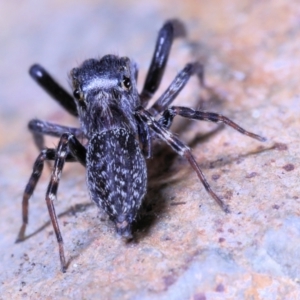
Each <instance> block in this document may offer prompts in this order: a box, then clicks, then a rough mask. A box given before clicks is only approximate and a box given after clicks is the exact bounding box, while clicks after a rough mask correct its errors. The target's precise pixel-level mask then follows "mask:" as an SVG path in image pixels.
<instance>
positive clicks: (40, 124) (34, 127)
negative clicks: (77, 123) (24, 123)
mask: <svg viewBox="0 0 300 300" xmlns="http://www.w3.org/2000/svg"><path fill="white" fill-rule="evenodd" d="M28 129H29V130H30V131H31V132H32V135H33V140H34V142H35V144H36V146H37V148H38V149H39V150H40V151H42V150H43V149H44V148H45V146H44V135H49V136H54V137H60V136H61V135H62V134H63V133H65V132H70V133H71V134H73V135H74V136H76V137H77V138H79V139H83V138H84V134H83V132H82V130H81V129H80V128H74V127H67V126H62V125H58V124H54V123H50V122H45V121H41V120H38V119H34V120H31V121H30V122H29V123H28Z"/></svg>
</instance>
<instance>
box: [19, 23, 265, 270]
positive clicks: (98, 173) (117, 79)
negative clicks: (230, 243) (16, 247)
mask: <svg viewBox="0 0 300 300" xmlns="http://www.w3.org/2000/svg"><path fill="white" fill-rule="evenodd" d="M183 34H184V27H183V25H182V24H181V22H179V21H178V20H170V21H167V22H166V23H165V24H164V25H163V27H162V28H161V30H160V31H159V34H158V38H157V42H156V46H155V50H154V55H153V58H152V61H151V64H150V69H149V71H148V74H147V77H146V82H145V85H144V88H143V90H142V93H141V94H139V93H138V91H137V87H136V81H137V77H138V69H137V66H136V64H135V63H134V62H133V61H131V60H130V59H129V58H127V57H118V56H115V55H106V56H104V57H102V58H101V59H88V60H86V61H84V62H83V64H82V65H81V66H80V67H78V68H75V69H73V70H72V71H71V74H70V77H71V80H72V86H73V97H72V96H71V95H70V94H69V93H68V92H66V91H65V90H64V89H63V88H62V87H61V86H59V85H58V83H56V82H55V81H54V80H53V79H52V77H51V76H50V75H49V74H48V73H47V72H46V71H45V70H44V69H43V68H42V67H41V66H39V65H33V66H32V67H31V68H30V75H31V76H32V77H33V78H34V79H35V80H36V81H37V82H38V83H39V84H40V85H41V86H42V87H43V88H44V89H45V90H46V91H47V92H48V93H49V94H50V95H51V96H52V97H53V98H54V99H55V100H56V101H58V102H59V103H60V104H61V105H62V106H63V107H64V108H65V109H66V110H67V111H68V112H69V113H71V114H72V115H74V116H78V117H79V121H80V128H72V127H65V126H61V125H57V124H53V123H48V122H44V121H40V120H32V121H30V122H29V129H30V130H31V132H32V133H33V136H34V140H35V143H36V145H37V146H38V148H39V149H40V151H41V152H40V154H39V156H38V157H37V159H36V161H35V163H34V166H33V172H32V174H31V177H30V179H29V182H28V184H27V186H26V188H25V191H24V195H23V202H22V208H23V210H22V216H23V224H22V227H21V229H20V232H19V235H18V238H17V242H19V241H22V240H24V239H25V230H26V226H27V223H28V202H29V198H30V197H31V195H32V193H33V191H34V189H35V186H36V184H37V182H38V180H39V178H40V176H41V173H42V170H43V166H44V161H51V160H53V161H54V166H53V170H52V174H51V180H50V183H49V186H48V189H47V192H46V203H47V207H48V211H49V214H50V218H51V222H52V225H53V228H54V231H55V234H56V238H57V241H58V246H59V255H60V262H61V269H62V271H63V272H65V271H66V268H67V264H66V260H65V255H64V248H63V239H62V236H61V232H60V229H59V225H58V220H57V216H56V213H55V209H54V204H53V202H54V200H55V199H56V194H57V188H58V184H59V179H60V175H61V172H62V170H63V166H64V163H65V162H73V161H78V162H80V163H81V164H82V165H84V166H85V167H86V169H87V187H88V190H89V193H90V197H91V198H92V200H93V201H94V202H95V203H96V204H97V205H98V206H99V207H100V208H101V209H103V210H104V211H105V212H106V213H107V214H108V215H109V217H110V219H111V220H112V221H113V222H114V223H115V226H116V231H117V233H118V234H119V235H121V236H122V237H124V238H126V239H130V238H131V237H132V223H133V222H134V221H135V219H136V216H137V213H138V211H139V208H140V207H141V204H142V201H143V198H144V196H145V193H146V187H147V168H146V162H145V159H147V158H150V157H151V148H152V139H153V137H156V138H158V139H161V140H163V141H165V142H166V143H167V144H168V145H169V146H171V147H172V149H173V150H174V151H175V152H177V153H178V154H179V155H181V156H183V157H185V158H186V159H187V160H188V162H189V163H190V165H191V167H192V168H193V169H194V170H195V172H196V173H197V176H198V178H199V179H200V181H201V182H202V184H203V185H204V187H205V189H206V190H207V192H208V193H209V194H210V195H211V196H212V197H213V198H214V199H215V201H216V202H217V203H218V204H219V205H220V206H221V208H222V209H223V210H224V211H225V212H229V208H228V206H227V205H226V204H225V203H224V202H223V201H222V200H221V199H220V198H219V197H218V196H217V195H216V194H215V193H214V192H213V191H212V190H211V188H210V186H209V184H208V182H207V181H206V179H205V177H204V175H203V173H202V171H201V170H200V168H199V166H198V164H197V162H196V160H195V158H194V157H193V155H192V153H191V151H190V149H189V147H187V146H186V145H185V144H183V143H182V142H181V141H180V140H179V139H178V138H177V137H176V136H175V135H173V134H172V133H171V132H170V131H169V128H170V126H171V124H172V121H173V119H174V117H175V116H177V115H179V116H181V117H184V118H188V119H195V120H202V121H211V122H222V123H225V124H227V125H229V126H231V127H232V128H234V129H235V130H237V131H239V132H241V133H242V134H245V135H247V136H250V137H252V138H254V139H257V140H259V141H265V139H264V138H263V137H261V136H259V135H256V134H254V133H251V132H248V131H246V130H244V129H242V128H241V127H239V126H238V125H237V124H235V123H234V122H232V121H231V120H229V119H228V118H226V117H224V116H222V115H219V114H216V113H212V112H204V111H196V110H194V109H192V108H187V107H180V106H172V107H169V105H170V104H171V103H172V102H173V101H174V99H175V98H176V97H177V95H178V94H179V93H180V91H181V90H182V88H183V87H184V86H185V85H186V83H187V82H188V80H189V78H190V77H191V75H194V74H195V75H197V76H198V78H199V80H200V82H203V68H202V66H201V65H200V64H199V63H189V64H187V65H186V66H185V67H184V68H183V70H182V71H181V72H179V73H178V75H177V76H176V77H175V79H174V80H173V82H172V83H171V85H170V86H169V87H168V88H167V90H166V91H165V92H164V93H163V94H162V96H161V97H159V98H158V100H157V101H156V102H155V103H154V104H153V105H152V106H151V107H150V108H149V109H146V107H147V104H148V102H149V100H150V98H151V97H152V95H153V94H154V93H155V91H156V90H157V89H158V87H159V84H160V82H161V79H162V76H163V73H164V70H165V66H166V63H167V60H168V56H169V52H170V48H171V45H172V42H173V39H174V38H175V37H178V36H182V35H183ZM74 99H75V100H74ZM158 115H161V116H160V118H158V120H157V119H156V117H157V116H158ZM43 135H51V136H55V137H59V138H60V140H59V143H58V147H57V148H56V149H45V148H44V145H43V144H44V143H43ZM82 138H84V139H85V140H87V142H86V144H82V143H81V142H80V141H79V140H81V139H82Z"/></svg>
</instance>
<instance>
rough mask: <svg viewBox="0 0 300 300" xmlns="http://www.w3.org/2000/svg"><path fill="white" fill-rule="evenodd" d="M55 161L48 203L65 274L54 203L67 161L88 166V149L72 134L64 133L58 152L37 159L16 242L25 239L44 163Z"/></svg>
mask: <svg viewBox="0 0 300 300" xmlns="http://www.w3.org/2000/svg"><path fill="white" fill-rule="evenodd" d="M69 151H70V152H71V154H70V153H69ZM53 159H54V160H55V162H54V167H53V171H52V174H51V180H50V183H49V186H48V189H47V192H46V203H47V207H48V211H49V215H50V219H51V222H52V225H53V228H54V231H55V234H56V238H57V241H58V245H59V254H60V261H61V267H62V271H63V272H65V270H66V262H65V256H64V249H63V240H62V236H61V233H60V229H59V225H58V222H57V217H56V213H55V208H54V205H53V201H54V200H55V198H56V193H57V188H58V184H59V179H60V175H61V172H62V169H63V166H64V163H65V161H67V162H68V161H79V162H80V163H81V164H83V165H84V166H85V165H86V149H85V147H84V146H83V145H81V144H80V142H79V141H78V140H77V139H76V138H75V137H74V136H73V135H72V134H70V133H64V134H63V135H62V136H61V139H60V142H59V144H58V148H57V150H54V149H46V150H43V151H42V152H41V153H40V155H39V156H38V158H37V159H36V161H35V163H34V167H33V172H32V175H31V177H30V179H29V182H28V184H27V186H26V188H25V192H24V195H23V202H22V216H23V224H22V227H21V229H20V232H19V235H18V238H17V240H16V242H21V241H22V240H24V238H25V230H26V226H27V223H28V203H29V198H30V197H31V195H32V194H33V191H34V189H35V187H36V184H37V182H38V180H39V179H40V176H41V174H42V171H43V166H44V161H45V160H53Z"/></svg>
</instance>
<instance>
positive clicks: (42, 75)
mask: <svg viewBox="0 0 300 300" xmlns="http://www.w3.org/2000/svg"><path fill="white" fill-rule="evenodd" d="M29 74H30V76H31V77H32V78H33V79H34V80H35V81H36V82H37V83H38V84H39V85H40V86H41V87H42V88H43V89H44V90H45V91H46V92H47V93H48V94H49V95H50V96H51V97H52V98H53V99H54V100H56V101H57V102H58V103H59V104H60V105H61V106H62V107H63V108H64V109H65V110H67V111H68V112H69V113H70V114H71V115H73V116H76V117H77V116H78V112H77V107H76V104H75V101H74V99H73V97H72V96H71V95H70V94H69V93H68V92H67V91H66V90H65V89H64V88H62V87H61V86H60V85H59V84H58V83H57V82H56V81H55V80H54V79H53V78H52V77H51V76H50V74H49V73H48V72H47V71H46V70H45V69H44V68H43V67H42V66H40V65H38V64H35V65H33V66H31V68H30V69H29Z"/></svg>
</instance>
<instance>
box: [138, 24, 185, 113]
mask: <svg viewBox="0 0 300 300" xmlns="http://www.w3.org/2000/svg"><path fill="white" fill-rule="evenodd" d="M184 35H185V29H184V25H183V24H182V23H181V22H180V21H179V20H176V19H175V20H169V21H167V22H166V23H165V24H164V25H163V27H162V28H161V29H160V31H159V33H158V37H157V41H156V45H155V50H154V54H153V57H152V61H151V64H150V67H149V71H148V74H147V77H146V81H145V85H144V88H143V90H142V93H141V95H140V96H141V101H142V105H143V107H146V106H147V103H148V101H149V100H150V98H151V97H152V95H153V94H154V93H155V91H156V90H157V89H158V87H159V84H160V82H161V79H162V76H163V74H164V70H165V67H166V64H167V61H168V57H169V53H170V49H171V46H172V43H173V39H174V38H176V37H180V36H184Z"/></svg>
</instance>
